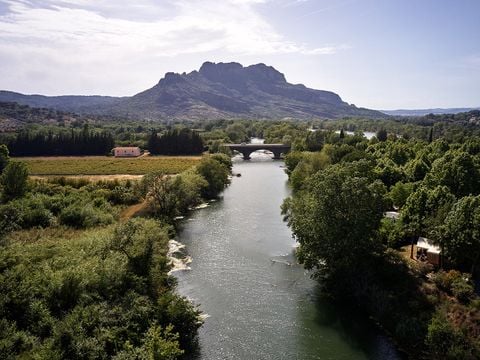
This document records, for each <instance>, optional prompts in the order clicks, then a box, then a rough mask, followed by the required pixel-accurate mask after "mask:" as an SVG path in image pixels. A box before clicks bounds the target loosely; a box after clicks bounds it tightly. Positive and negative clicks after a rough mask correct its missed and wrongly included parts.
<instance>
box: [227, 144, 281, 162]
mask: <svg viewBox="0 0 480 360" xmlns="http://www.w3.org/2000/svg"><path fill="white" fill-rule="evenodd" d="M225 146H226V147H228V148H229V149H230V150H231V151H238V152H239V153H241V154H242V155H243V160H250V154H251V153H252V152H254V151H257V150H268V151H271V152H272V153H273V158H274V159H280V156H281V155H282V154H286V153H287V152H288V151H289V150H290V145H285V144H225Z"/></svg>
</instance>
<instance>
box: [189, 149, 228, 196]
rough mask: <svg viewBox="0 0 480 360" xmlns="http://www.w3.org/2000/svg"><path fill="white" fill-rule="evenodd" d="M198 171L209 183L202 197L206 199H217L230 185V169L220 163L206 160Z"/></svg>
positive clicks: (199, 166) (198, 167) (210, 159)
mask: <svg viewBox="0 0 480 360" xmlns="http://www.w3.org/2000/svg"><path fill="white" fill-rule="evenodd" d="M197 171H198V173H199V174H200V175H202V176H203V177H204V178H205V180H207V182H208V186H207V187H206V188H204V189H203V192H202V195H203V197H204V198H206V199H211V198H214V197H216V196H217V195H218V194H219V193H220V192H221V191H223V189H225V187H226V186H227V185H228V183H229V179H228V175H229V174H230V172H229V170H228V168H227V167H226V166H225V165H223V164H222V163H220V162H219V161H217V160H215V159H212V158H206V159H204V160H202V161H201V162H200V164H198V166H197Z"/></svg>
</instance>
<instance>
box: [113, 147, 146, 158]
mask: <svg viewBox="0 0 480 360" xmlns="http://www.w3.org/2000/svg"><path fill="white" fill-rule="evenodd" d="M141 153H142V152H141V151H140V148H139V147H138V146H131V147H116V148H113V155H114V156H115V157H137V156H140V154H141Z"/></svg>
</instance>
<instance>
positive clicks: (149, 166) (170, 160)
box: [14, 156, 201, 176]
mask: <svg viewBox="0 0 480 360" xmlns="http://www.w3.org/2000/svg"><path fill="white" fill-rule="evenodd" d="M200 159H201V157H198V156H197V157H177V156H146V157H140V158H113V157H107V156H86V157H29V158H15V159H14V160H18V161H23V162H25V163H26V164H27V166H28V170H29V173H30V174H31V175H40V176H45V175H144V174H146V173H149V172H152V171H161V172H164V173H165V174H178V173H180V172H182V171H184V170H186V169H188V168H190V167H192V166H195V165H196V164H197V163H198V162H199V161H200Z"/></svg>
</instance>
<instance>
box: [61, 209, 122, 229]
mask: <svg viewBox="0 0 480 360" xmlns="http://www.w3.org/2000/svg"><path fill="white" fill-rule="evenodd" d="M59 220H60V223H61V224H63V225H66V226H71V227H74V228H78V229H80V228H88V227H92V226H97V225H107V224H111V223H113V221H114V218H113V215H112V214H110V213H108V212H104V211H102V210H100V209H98V208H94V207H93V206H92V205H91V204H88V205H84V204H74V205H70V206H68V207H67V208H66V209H64V210H62V212H61V213H60V216H59Z"/></svg>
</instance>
